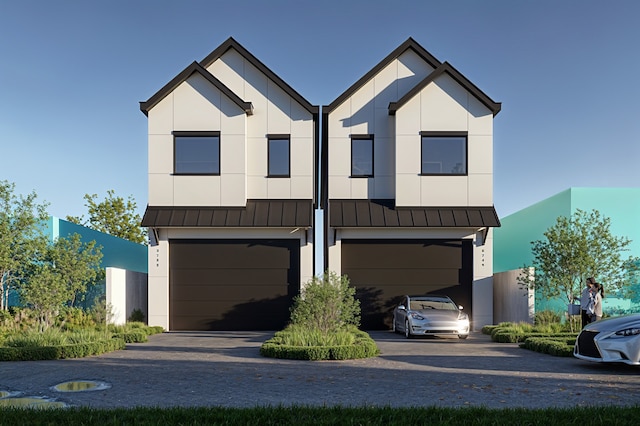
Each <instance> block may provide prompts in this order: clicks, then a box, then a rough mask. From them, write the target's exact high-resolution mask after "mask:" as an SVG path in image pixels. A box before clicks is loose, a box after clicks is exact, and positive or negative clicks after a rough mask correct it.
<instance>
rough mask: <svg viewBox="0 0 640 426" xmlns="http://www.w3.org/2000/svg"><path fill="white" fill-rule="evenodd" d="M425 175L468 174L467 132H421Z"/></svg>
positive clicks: (422, 170)
mask: <svg viewBox="0 0 640 426" xmlns="http://www.w3.org/2000/svg"><path fill="white" fill-rule="evenodd" d="M420 135H421V136H422V155H421V157H422V158H421V160H422V165H421V173H422V174H423V175H466V174H467V134H466V133H461V132H421V133H420Z"/></svg>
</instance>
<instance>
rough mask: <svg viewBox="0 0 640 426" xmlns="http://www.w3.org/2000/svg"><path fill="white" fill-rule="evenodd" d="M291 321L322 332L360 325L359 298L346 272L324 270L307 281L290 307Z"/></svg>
mask: <svg viewBox="0 0 640 426" xmlns="http://www.w3.org/2000/svg"><path fill="white" fill-rule="evenodd" d="M291 323H292V324H295V325H298V326H300V327H302V328H306V329H310V330H320V331H321V332H323V333H327V332H329V331H336V330H339V329H341V328H343V327H345V326H348V325H354V326H356V327H358V326H359V325H360V301H359V300H357V299H356V298H355V288H353V287H351V286H350V285H349V279H348V278H347V277H346V276H339V275H337V274H336V273H335V272H329V271H327V272H325V273H324V275H323V276H322V277H313V278H312V279H311V280H310V281H308V282H307V283H306V284H305V285H304V287H303V289H302V292H301V294H300V295H299V296H296V297H295V299H294V303H293V307H292V308H291Z"/></svg>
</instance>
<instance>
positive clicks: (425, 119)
mask: <svg viewBox="0 0 640 426" xmlns="http://www.w3.org/2000/svg"><path fill="white" fill-rule="evenodd" d="M492 127H493V115H492V113H491V111H489V109H488V108H486V107H485V106H483V105H482V104H481V103H480V102H479V101H478V100H477V99H476V98H475V97H474V96H473V95H471V94H470V93H468V92H467V91H466V90H465V89H464V88H463V87H462V86H460V85H459V84H458V83H457V82H455V81H454V80H453V79H452V78H451V77H449V76H448V75H446V74H445V75H442V76H440V77H438V78H437V79H436V80H435V81H434V82H432V83H431V84H429V85H427V86H426V87H425V88H424V89H423V90H422V91H421V92H420V93H419V94H417V95H416V96H415V97H414V98H413V99H411V100H410V101H409V102H407V103H406V104H405V105H403V106H402V107H401V108H400V109H399V110H398V111H397V113H396V134H397V136H396V205H398V206H487V205H493V135H492V132H493V128H492ZM421 131H463V132H467V134H468V152H467V155H468V170H467V172H468V174H467V176H420V156H421V150H420V144H421V137H420V132H421Z"/></svg>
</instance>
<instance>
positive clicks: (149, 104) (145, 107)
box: [140, 62, 253, 116]
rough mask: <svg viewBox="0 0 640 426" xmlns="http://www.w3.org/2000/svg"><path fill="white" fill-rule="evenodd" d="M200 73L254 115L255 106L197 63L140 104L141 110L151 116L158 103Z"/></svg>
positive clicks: (241, 107)
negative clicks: (151, 111)
mask: <svg viewBox="0 0 640 426" xmlns="http://www.w3.org/2000/svg"><path fill="white" fill-rule="evenodd" d="M194 73H198V74H200V75H201V76H202V77H204V78H205V79H206V80H207V81H208V82H209V83H211V84H213V85H214V86H215V87H216V88H217V89H218V90H220V91H221V92H222V93H223V94H224V95H225V96H226V97H227V98H229V99H230V100H231V101H232V102H233V103H235V104H236V105H238V107H239V108H240V109H241V110H243V111H244V113H245V114H247V115H252V114H253V105H252V104H251V102H246V101H243V100H242V99H240V97H239V96H238V95H236V94H235V93H234V92H233V91H231V89H229V88H228V87H227V86H225V85H224V83H222V82H221V81H220V80H218V79H217V78H215V77H214V76H213V75H212V74H211V73H210V72H209V71H207V70H206V69H205V68H203V67H202V66H201V65H200V64H198V63H197V62H192V63H191V65H189V66H188V67H187V68H185V69H184V70H183V71H182V72H181V73H180V74H178V75H177V76H175V77H174V78H173V80H171V81H170V82H169V83H167V84H166V85H165V86H164V87H163V88H162V89H160V90H159V91H157V92H156V93H155V94H154V95H153V96H151V97H150V98H149V99H148V100H147V101H146V102H140V110H141V111H142V112H143V113H144V115H147V116H148V115H149V111H150V110H151V108H153V107H154V106H156V105H157V104H158V102H160V101H161V100H163V99H164V98H165V97H167V95H169V93H171V92H173V91H174V90H175V89H176V88H177V87H178V86H179V85H180V84H182V83H183V82H185V81H186V80H187V79H188V78H189V77H191V75H192V74H194Z"/></svg>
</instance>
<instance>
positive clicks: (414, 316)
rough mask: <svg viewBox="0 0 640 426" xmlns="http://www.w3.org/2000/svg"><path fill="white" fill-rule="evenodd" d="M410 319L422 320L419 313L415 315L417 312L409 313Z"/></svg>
mask: <svg viewBox="0 0 640 426" xmlns="http://www.w3.org/2000/svg"><path fill="white" fill-rule="evenodd" d="M411 318H413V319H417V320H423V319H424V317H423V316H422V315H420V314H419V313H417V312H411Z"/></svg>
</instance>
